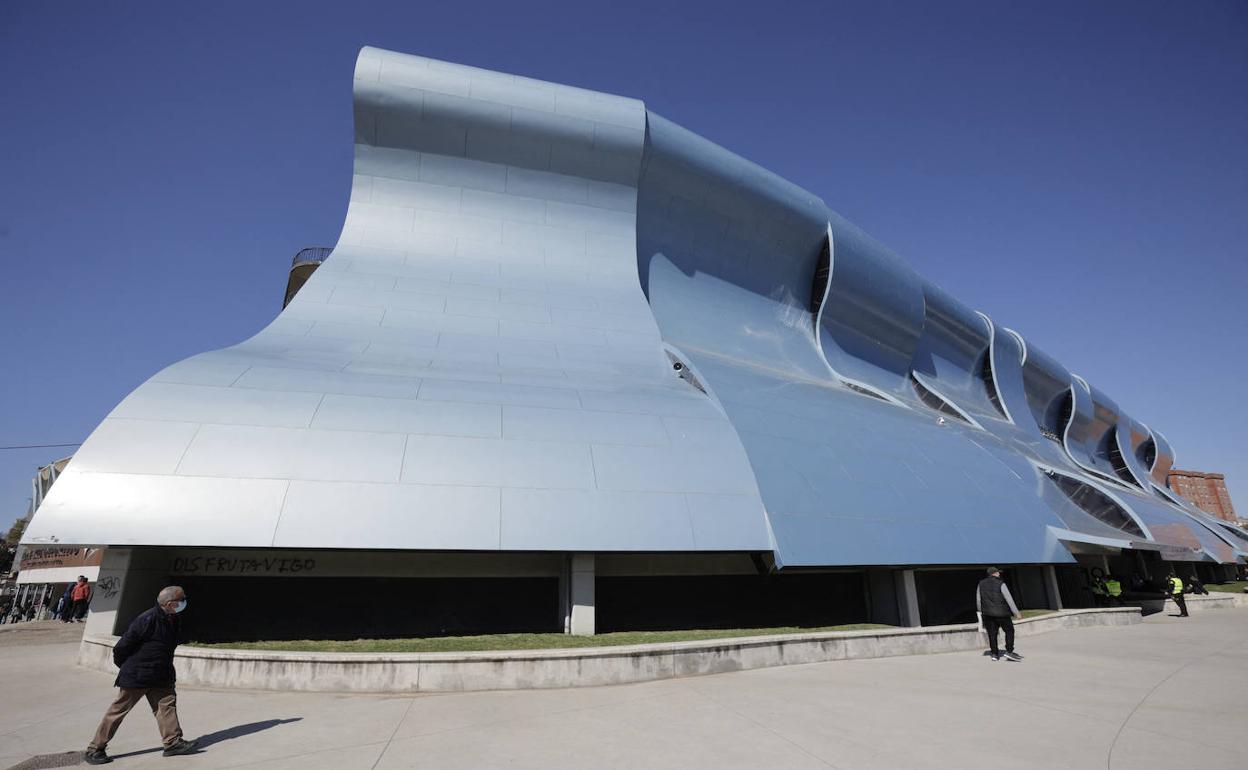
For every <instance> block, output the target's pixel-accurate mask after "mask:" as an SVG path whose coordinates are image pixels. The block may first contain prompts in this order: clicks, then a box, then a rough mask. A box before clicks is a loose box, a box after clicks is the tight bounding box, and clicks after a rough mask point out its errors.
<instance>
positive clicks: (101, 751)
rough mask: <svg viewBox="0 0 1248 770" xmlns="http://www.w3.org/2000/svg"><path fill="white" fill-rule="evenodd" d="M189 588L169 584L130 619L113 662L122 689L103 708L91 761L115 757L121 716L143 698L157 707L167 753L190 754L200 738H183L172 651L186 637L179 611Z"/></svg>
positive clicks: (88, 759)
mask: <svg viewBox="0 0 1248 770" xmlns="http://www.w3.org/2000/svg"><path fill="white" fill-rule="evenodd" d="M186 606H187V601H186V592H185V591H183V590H182V588H181V587H180V586H166V587H165V588H162V589H161V590H160V593H159V594H157V596H156V606H155V607H152V608H151V609H149V610H147V611H146V612H144V613H143V614H141V615H139V616H138V617H137V618H135V619H134V621H133V622H131V623H130V627H129V628H127V629H126V633H125V634H124V635H122V637H121V638H120V639H118V640H117V645H116V646H115V647H113V662H114V663H116V664H117V666H118V668H120V669H121V670H120V671H119V672H118V673H117V681H115V682H114V683H113V684H114V685H115V686H116V687H118V688H119V690H118V693H117V698H116V700H114V701H113V703H112V705H110V706H109V707H108V711H106V712H104V719H102V720H101V721H100V726H99V727H98V728H96V730H95V736H94V737H93V738H92V739H91V742H90V743H88V744H87V751H86V754H85V755H84V756H83V759H85V760H86V763H87V764H88V765H103V764H106V763H108V762H112V761H113V758H112V757H110V756H108V753H107V752H106V751H105V748H106V747H107V746H108V742H109V741H110V740H112V739H113V736H114V735H115V734H116V733H117V728H118V727H120V726H121V720H123V719H125V718H126V714H129V713H130V709H132V708H134V706H135V704H137V703H138V702H139V700H141V699H142V698H147V703H148V705H149V706H151V707H152V714H154V715H155V717H156V725H157V726H158V727H159V728H160V737H161V743H162V744H163V745H164V747H165V749H164V752H163V754H164V756H166V757H172V756H176V755H178V754H190V753H191V752H193V751H195V748H196V746H197V741H188V740H184V739H183V738H182V726H181V724H179V723H178V693H177V691H176V690H175V689H174V684H175V681H176V679H177V674H176V672H175V671H174V668H173V653H174V651H175V650H176V649H177V648H178V644H180V643H181V642H182V641H183V639H184V637H185V628H184V627H183V625H182V619H181V618H180V617H179V614H180V613H181V612H182V611H183V610H185V609H186Z"/></svg>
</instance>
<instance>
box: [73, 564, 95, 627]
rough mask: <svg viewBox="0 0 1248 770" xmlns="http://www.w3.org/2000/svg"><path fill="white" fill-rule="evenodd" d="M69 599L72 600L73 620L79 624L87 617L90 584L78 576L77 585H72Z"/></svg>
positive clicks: (89, 601)
mask: <svg viewBox="0 0 1248 770" xmlns="http://www.w3.org/2000/svg"><path fill="white" fill-rule="evenodd" d="M70 598H72V599H73V600H74V611H73V612H74V614H73V619H74V620H75V621H77V622H79V623H81V622H82V620H83V618H85V617H86V616H87V605H88V604H90V603H91V584H90V583H88V582H87V579H86V577H84V576H83V575H79V576H78V583H77V584H75V585H74V589H73V591H72V592H71V593H70Z"/></svg>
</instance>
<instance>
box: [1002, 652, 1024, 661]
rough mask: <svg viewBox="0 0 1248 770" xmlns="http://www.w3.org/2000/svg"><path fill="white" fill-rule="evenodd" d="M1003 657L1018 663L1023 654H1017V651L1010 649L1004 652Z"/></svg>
mask: <svg viewBox="0 0 1248 770" xmlns="http://www.w3.org/2000/svg"><path fill="white" fill-rule="evenodd" d="M1005 659H1006V660H1012V661H1014V662H1015V663H1018V662H1019V661H1021V660H1022V659H1023V656H1022V655H1019V654H1018V653H1017V652H1013V651H1010V652H1007V653H1006V654H1005Z"/></svg>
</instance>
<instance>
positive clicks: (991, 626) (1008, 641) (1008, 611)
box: [975, 567, 1023, 662]
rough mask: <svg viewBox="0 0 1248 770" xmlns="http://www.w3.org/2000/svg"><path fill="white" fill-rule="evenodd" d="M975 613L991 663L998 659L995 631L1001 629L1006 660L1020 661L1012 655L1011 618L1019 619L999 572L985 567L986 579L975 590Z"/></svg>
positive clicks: (1012, 626)
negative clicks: (985, 641)
mask: <svg viewBox="0 0 1248 770" xmlns="http://www.w3.org/2000/svg"><path fill="white" fill-rule="evenodd" d="M975 611H976V612H978V613H979V614H980V617H982V618H983V623H984V631H985V632H987V634H988V646H989V648H990V650H991V656H992V659H993V660H1001V658H1002V657H1003V656H1002V653H1001V651H1000V649H999V648H998V647H997V631H998V630H1000V629H1004V630H1005V654H1004V657H1005V659H1006V660H1012V661H1015V662H1017V661H1020V660H1022V659H1023V656H1022V655H1019V654H1018V653H1017V652H1014V621H1013V620H1011V618H1022V615H1021V614H1020V613H1019V611H1018V605H1016V604H1015V603H1014V597H1012V596H1010V589H1009V588H1008V587H1007V586H1006V585H1005V581H1004V580H1002V579H1001V570H999V569H997V568H996V567H989V568H988V577H986V578H984V579H983V580H981V581H979V586H978V587H977V588H976V589H975Z"/></svg>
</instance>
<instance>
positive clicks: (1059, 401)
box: [1040, 389, 1075, 444]
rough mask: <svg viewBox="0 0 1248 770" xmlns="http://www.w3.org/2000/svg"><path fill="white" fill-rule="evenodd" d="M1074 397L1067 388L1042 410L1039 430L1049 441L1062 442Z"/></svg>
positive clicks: (1072, 409) (1072, 408)
mask: <svg viewBox="0 0 1248 770" xmlns="http://www.w3.org/2000/svg"><path fill="white" fill-rule="evenodd" d="M1074 408H1075V397H1074V394H1073V393H1071V392H1070V389H1067V390H1066V391H1065V392H1064V393H1062V395H1060V396H1058V397H1057V398H1055V399H1053V401H1052V402H1051V403H1050V404H1049V407H1048V409H1046V410H1045V412H1044V420H1043V421H1042V422H1041V423H1040V432H1041V433H1042V434H1044V437H1045V438H1047V439H1049V440H1050V441H1056V442H1057V443H1059V444H1060V443H1062V436H1063V435H1065V433H1066V426H1067V425H1069V424H1070V416H1071V414H1072V413H1073V412H1074Z"/></svg>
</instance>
